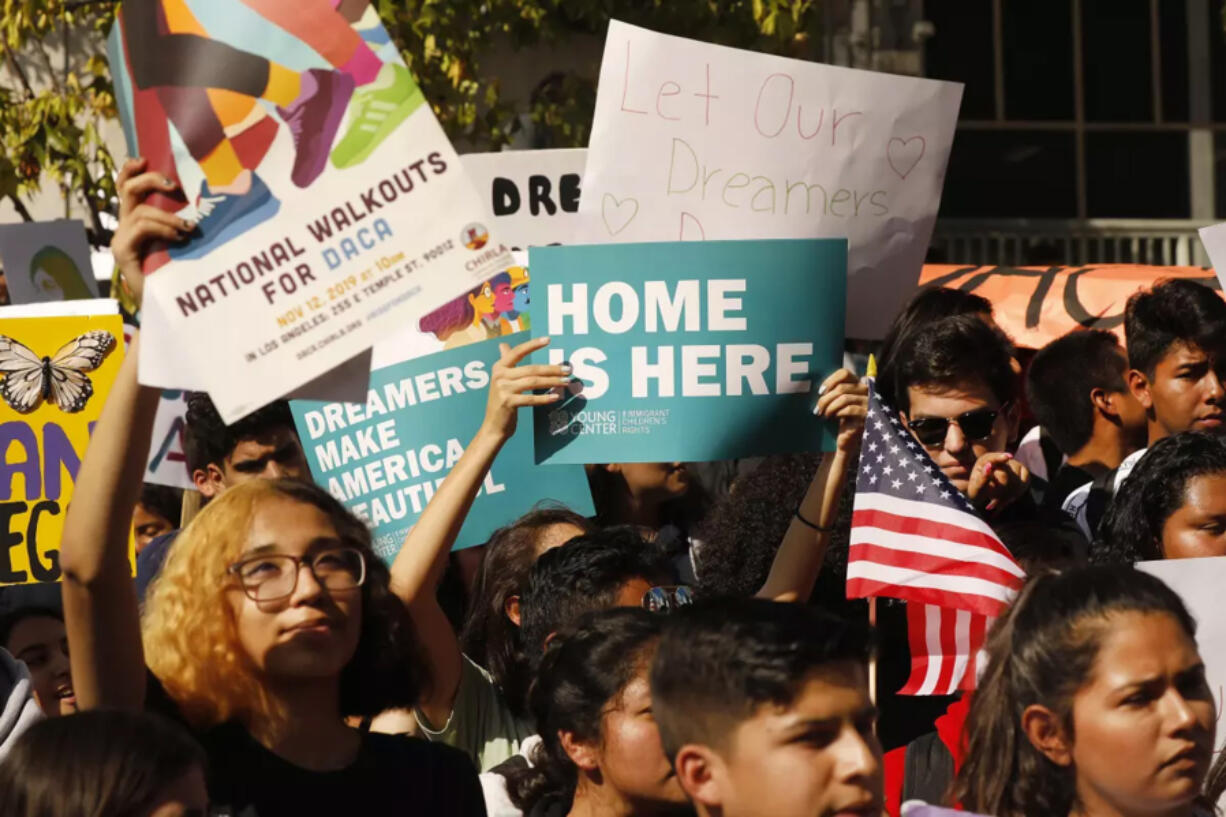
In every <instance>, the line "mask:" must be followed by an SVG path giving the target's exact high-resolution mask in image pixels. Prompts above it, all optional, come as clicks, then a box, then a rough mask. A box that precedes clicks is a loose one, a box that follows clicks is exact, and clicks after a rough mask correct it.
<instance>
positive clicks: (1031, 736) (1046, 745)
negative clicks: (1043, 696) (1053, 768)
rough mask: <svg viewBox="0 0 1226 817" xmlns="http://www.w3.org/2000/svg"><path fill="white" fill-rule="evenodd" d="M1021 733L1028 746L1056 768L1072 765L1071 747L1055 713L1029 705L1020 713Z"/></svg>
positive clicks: (1043, 707)
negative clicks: (1028, 742) (1024, 734)
mask: <svg viewBox="0 0 1226 817" xmlns="http://www.w3.org/2000/svg"><path fill="white" fill-rule="evenodd" d="M1022 731H1023V732H1025V733H1026V738H1027V739H1028V740H1029V741H1030V745H1031V746H1033V747H1034V748H1035V749H1037V750H1038V751H1039V752H1041V753H1042V754H1043V756H1044V757H1046V758H1047V759H1048V760H1050V761H1051V762H1052V763H1055V764H1056V765H1057V766H1070V765H1072V763H1073V746H1072V742H1071V741H1070V740H1069V739H1068V735H1067V733H1066V732H1065V730H1064V726H1063V724H1061V723H1060V719H1059V718H1058V717H1056V713H1054V712H1052V711H1051V710H1050V709H1048V708H1047V707H1045V706H1040V705H1039V704H1031V705H1030V706H1028V707H1026V711H1025V712H1023V713H1022Z"/></svg>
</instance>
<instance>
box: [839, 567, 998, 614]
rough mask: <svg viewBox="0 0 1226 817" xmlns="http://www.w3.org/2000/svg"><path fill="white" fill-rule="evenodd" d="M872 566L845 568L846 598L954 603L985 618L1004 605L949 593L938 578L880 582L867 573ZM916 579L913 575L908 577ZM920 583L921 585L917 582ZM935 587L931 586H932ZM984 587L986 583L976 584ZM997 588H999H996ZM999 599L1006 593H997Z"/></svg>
mask: <svg viewBox="0 0 1226 817" xmlns="http://www.w3.org/2000/svg"><path fill="white" fill-rule="evenodd" d="M874 567H876V566H875V565H864V564H863V563H861V564H849V565H848V566H847V598H849V599H862V598H868V597H869V596H892V597H894V598H904V599H906V600H907V601H914V602H919V603H920V604H937V605H944V606H952V605H953V604H954V603H956V604H957V606H958V607H959V608H961V609H964V610H970V611H972V612H975V613H979V614H981V615H985V616H998V615H1000V614H1001V613H1002V612H1004V608H1005V607H1006V606H1008V598H1007V597H996V598H993V597H990V596H983V595H979V594H977V593H965V592H959V591H956V590H953V591H951V590H950V589H949V588H948V587H947V586H941V583H942V579H943V578H944V577H941V576H927V577H922V578H916V583H915V584H900V583H899V582H897V581H893V580H882V579H881V578H877V577H874V576H873V575H872V573H871V571H872V570H873V568H874ZM862 571H869V573H868V574H867V575H862ZM910 575H912V576H916V575H917V574H910ZM958 581H961V582H968V581H972V580H971V579H958ZM921 582H922V583H921ZM934 584H935V585H936V586H933V585H934ZM980 584H981V585H982V584H986V582H980ZM998 589H1000V588H999V587H998ZM1000 592H1001V594H1002V596H1004V595H1005V594H1006V591H1004V590H1000Z"/></svg>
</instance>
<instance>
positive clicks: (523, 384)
mask: <svg viewBox="0 0 1226 817" xmlns="http://www.w3.org/2000/svg"><path fill="white" fill-rule="evenodd" d="M548 344H549V338H536V339H534V340H529V341H524V342H523V343H521V344H519V345H518V346H516V347H515V348H511V346H510V345H509V344H506V343H500V344H498V351H499V353H500V354H501V357H499V359H498V362H497V363H495V364H494V368H493V373H492V376H491V377H490V399H489V403H487V404H486V407H485V421H484V422H483V423H482V424H481V430H482V431H485V432H489V433H492V434H494V435H495V436H496V437H497V438H498V439H500V440H506V439H509V438H510V436H511V435H512V434H514V433H515V424H516V416H517V414H518V410H519V409H520V408H521V407H523V406H547V405H549V404H550V403H555V402H557V400H558V398H559V397H560V396H561V395H560V394H558V393H557V392H554V391H550V392H548V393H547V394H532V393H531V392H533V391H535V390H538V389H554V388H558V387H560V386H566V385H568V384H569V383H570V382H571V378H570V367H569V366H568V365H565V364H564V365H561V366H539V365H538V366H520V365H519V364H520V362H521V361H523V359H524V358H526V357H527V356H528V355H530V354H532V353H533V352H535V351H536V350H537V349H543V348H545V346H547V345H548Z"/></svg>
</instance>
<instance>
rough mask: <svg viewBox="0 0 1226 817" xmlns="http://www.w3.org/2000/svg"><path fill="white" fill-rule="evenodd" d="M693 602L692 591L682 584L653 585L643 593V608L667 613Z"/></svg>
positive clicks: (653, 611)
mask: <svg viewBox="0 0 1226 817" xmlns="http://www.w3.org/2000/svg"><path fill="white" fill-rule="evenodd" d="M693 603H694V591H693V590H691V589H690V588H689V587H688V586H686V585H684V584H677V585H668V586H658V587H653V588H651V589H650V590H648V591H647V592H646V593H644V594H643V608H644V609H645V610H648V611H650V612H652V613H668V612H671V611H673V610H678V609H680V608H682V607H687V606H689V605H691V604H693Z"/></svg>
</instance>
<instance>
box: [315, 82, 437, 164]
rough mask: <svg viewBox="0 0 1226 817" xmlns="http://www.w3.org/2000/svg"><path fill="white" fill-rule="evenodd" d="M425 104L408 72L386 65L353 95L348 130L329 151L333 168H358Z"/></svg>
mask: <svg viewBox="0 0 1226 817" xmlns="http://www.w3.org/2000/svg"><path fill="white" fill-rule="evenodd" d="M425 101H426V99H425V97H424V96H422V93H421V90H420V89H419V88H418V87H417V83H416V82H414V81H413V75H412V74H410V73H409V69H408V68H405V67H404V66H403V65H401V64H400V63H397V62H389V63H385V64H384V65H383V67H382V68H381V69H379V76H377V77H375V81H374V82H369V83H367V84H366V85H363V86H362V87H360V88H358V90H357V91H355V92H354V94H353V105H352V106H351V110H352V114H351V117H350V120H349V129H348V131H346V133H345V136H344V137H343V138H342V139H341V141H340V142H339V143H338V144H337V146H336V148H335V149H334V150H333V151H332V164H333V166H335V167H337V168H339V169H342V170H343V169H344V168H347V167H353V166H354V165H357V164H361V163H362V162H363V161H365V160H366V158H367V157H368V156H370V154H371V153H373V152H374V150H375V148H377V147H378V146H379V145H381V144H382V143H383V140H384V139H386V138H387V137H388V136H389V135H390V134H391V133H392V131H394V130H396V128H397V126H399V125H400V123H401V122H403V121H404V120H405V119H407V118H408V116H409V114H411V113H413V111H415V110H417V109H418V107H420V106H421V104H422V103H423V102H425Z"/></svg>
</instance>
